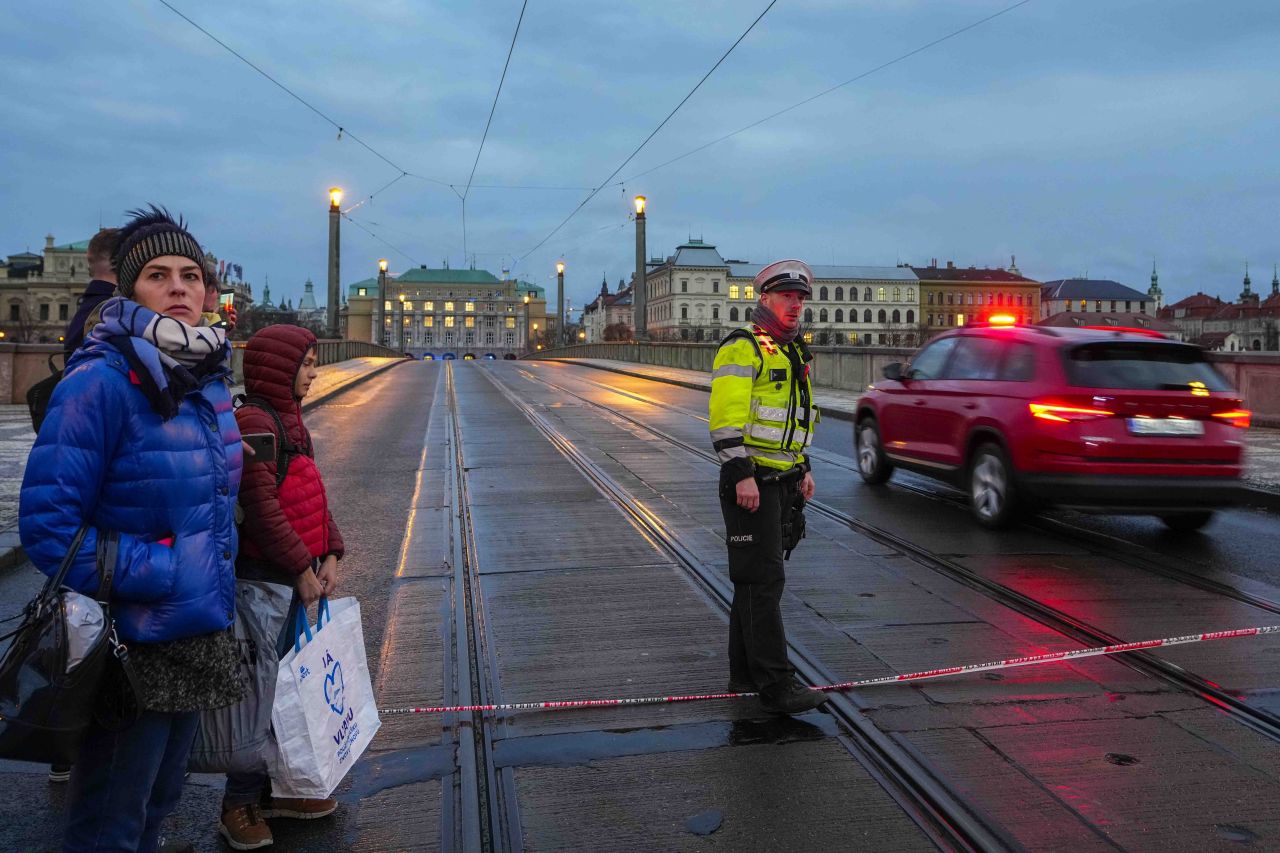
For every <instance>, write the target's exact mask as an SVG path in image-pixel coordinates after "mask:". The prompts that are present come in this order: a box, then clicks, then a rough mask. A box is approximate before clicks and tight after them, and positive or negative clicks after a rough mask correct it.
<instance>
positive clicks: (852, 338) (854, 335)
mask: <svg viewBox="0 0 1280 853" xmlns="http://www.w3.org/2000/svg"><path fill="white" fill-rule="evenodd" d="M857 342H858V333H857V332H850V333H849V343H851V344H856V343H857Z"/></svg>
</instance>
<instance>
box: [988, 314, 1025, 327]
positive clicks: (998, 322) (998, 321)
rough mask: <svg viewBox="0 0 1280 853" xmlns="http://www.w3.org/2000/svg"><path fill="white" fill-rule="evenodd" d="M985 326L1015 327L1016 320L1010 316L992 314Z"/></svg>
mask: <svg viewBox="0 0 1280 853" xmlns="http://www.w3.org/2000/svg"><path fill="white" fill-rule="evenodd" d="M987 324H988V325H991V326H1016V325H1017V324H1018V318H1016V317H1014V316H1013V315H1012V314H992V315H991V316H990V317H988V318H987Z"/></svg>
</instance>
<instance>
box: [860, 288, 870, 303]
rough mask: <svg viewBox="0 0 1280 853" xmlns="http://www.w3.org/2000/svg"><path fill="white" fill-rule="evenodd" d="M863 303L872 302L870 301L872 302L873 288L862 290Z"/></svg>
mask: <svg viewBox="0 0 1280 853" xmlns="http://www.w3.org/2000/svg"><path fill="white" fill-rule="evenodd" d="M862 301H863V302H870V301H871V288H869V287H864V288H863V289H862Z"/></svg>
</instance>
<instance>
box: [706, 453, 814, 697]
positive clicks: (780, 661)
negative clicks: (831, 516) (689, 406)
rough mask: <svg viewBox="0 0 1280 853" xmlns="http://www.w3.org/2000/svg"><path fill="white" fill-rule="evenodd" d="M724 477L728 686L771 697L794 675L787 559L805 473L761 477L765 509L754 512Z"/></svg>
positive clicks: (795, 534) (795, 537)
mask: <svg viewBox="0 0 1280 853" xmlns="http://www.w3.org/2000/svg"><path fill="white" fill-rule="evenodd" d="M726 473H727V472H725V473H722V475H721V478H720V509H721V512H722V513H723V514H724V521H725V541H726V543H727V544H728V550H729V579H730V580H731V581H732V582H733V605H732V609H731V610H730V614H729V681H730V684H731V685H733V686H735V687H740V688H744V689H746V690H753V689H754V690H758V691H759V692H760V693H761V694H762V695H765V696H768V695H769V694H770V693H772V692H773V691H774V690H775V689H778V688H782V687H785V686H786V685H788V684H790V683H791V680H792V677H793V675H794V672H795V671H794V669H793V668H792V666H791V664H790V662H789V661H788V659H787V638H786V633H785V631H784V630H783V625H782V609H781V601H782V590H783V587H784V585H785V583H786V573H785V570H784V568H783V564H784V556H790V551H789V549H790V548H793V547H794V546H795V544H796V542H797V540H798V535H801V534H800V533H799V531H798V530H797V529H796V527H797V521H796V520H795V516H796V515H799V513H798V512H796V509H797V508H798V507H802V506H803V500H802V499H801V498H800V496H799V487H800V480H801V477H802V475H803V471H802V470H801V469H800V468H793V469H791V470H790V471H786V472H768V473H766V474H764V475H763V476H757V478H756V481H757V485H758V488H759V490H760V506H759V508H758V509H757V510H756V511H755V512H750V511H748V510H746V509H743V508H742V507H741V506H739V505H738V502H737V499H736V495H735V486H736V484H735V483H733V482H731V481H730V479H729V477H727V476H725V474H726Z"/></svg>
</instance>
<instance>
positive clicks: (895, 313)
mask: <svg viewBox="0 0 1280 853" xmlns="http://www.w3.org/2000/svg"><path fill="white" fill-rule="evenodd" d="M892 322H894V323H901V322H902V314H900V313H899V312H898V309H897V308H894V309H893V317H892Z"/></svg>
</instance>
